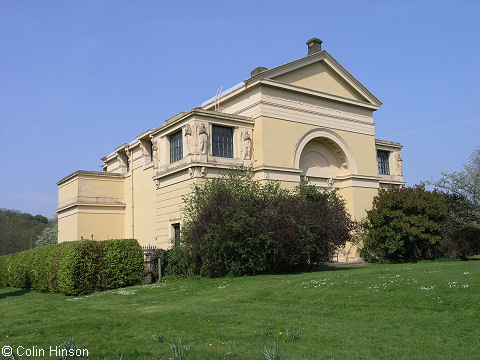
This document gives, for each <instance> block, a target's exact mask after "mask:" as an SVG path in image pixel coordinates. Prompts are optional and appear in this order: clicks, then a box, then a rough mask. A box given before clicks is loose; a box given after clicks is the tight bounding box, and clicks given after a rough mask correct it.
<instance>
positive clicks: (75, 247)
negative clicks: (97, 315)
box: [0, 239, 143, 295]
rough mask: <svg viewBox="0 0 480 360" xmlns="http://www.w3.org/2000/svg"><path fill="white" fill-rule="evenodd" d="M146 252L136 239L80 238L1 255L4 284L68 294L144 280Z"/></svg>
mask: <svg viewBox="0 0 480 360" xmlns="http://www.w3.org/2000/svg"><path fill="white" fill-rule="evenodd" d="M142 273H143V254H142V250H141V247H140V245H139V244H138V242H137V241H136V240H133V239H122V240H107V241H90V240H80V241H72V242H65V243H61V244H53V245H47V246H42V247H39V248H34V249H30V250H26V251H22V252H19V253H15V254H11V255H6V256H2V257H0V286H14V287H20V288H32V289H35V290H38V291H41V292H52V293H53V292H61V293H64V294H66V295H80V294H89V293H91V292H92V291H94V290H104V289H113V288H117V287H122V286H128V285H134V284H138V283H140V282H141V276H142Z"/></svg>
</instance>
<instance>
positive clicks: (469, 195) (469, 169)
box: [428, 148, 480, 210]
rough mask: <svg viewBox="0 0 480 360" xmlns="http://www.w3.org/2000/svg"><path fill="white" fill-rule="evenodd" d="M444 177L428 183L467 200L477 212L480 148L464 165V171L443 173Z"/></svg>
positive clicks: (479, 184)
mask: <svg viewBox="0 0 480 360" xmlns="http://www.w3.org/2000/svg"><path fill="white" fill-rule="evenodd" d="M442 176H443V177H442V178H440V179H439V180H436V181H429V182H428V183H429V184H431V185H433V186H435V187H436V188H438V189H442V190H446V191H447V192H449V193H452V194H455V195H457V196H459V197H462V198H465V199H466V200H467V201H469V202H471V203H472V204H473V206H474V207H475V208H477V210H478V208H480V148H479V149H477V150H475V151H474V152H473V153H472V155H471V156H470V159H469V160H468V162H467V164H465V165H463V171H457V172H453V173H451V174H448V173H442Z"/></svg>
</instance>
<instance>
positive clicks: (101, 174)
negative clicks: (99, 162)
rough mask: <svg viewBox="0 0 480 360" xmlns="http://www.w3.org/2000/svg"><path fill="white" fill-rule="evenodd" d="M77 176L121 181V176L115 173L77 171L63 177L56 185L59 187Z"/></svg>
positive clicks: (122, 176)
mask: <svg viewBox="0 0 480 360" xmlns="http://www.w3.org/2000/svg"><path fill="white" fill-rule="evenodd" d="M79 176H94V177H101V178H111V179H123V178H124V175H123V174H117V173H110V172H102V171H88V170H77V171H75V172H73V173H71V174H70V175H67V176H65V177H64V178H63V179H61V180H59V181H58V182H57V185H61V184H63V183H65V182H67V181H68V180H71V179H73V178H75V177H79Z"/></svg>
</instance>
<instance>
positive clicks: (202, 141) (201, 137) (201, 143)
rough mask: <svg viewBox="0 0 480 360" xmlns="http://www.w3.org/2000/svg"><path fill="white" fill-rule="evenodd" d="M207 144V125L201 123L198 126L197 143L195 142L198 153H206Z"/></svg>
mask: <svg viewBox="0 0 480 360" xmlns="http://www.w3.org/2000/svg"><path fill="white" fill-rule="evenodd" d="M207 145H208V133H207V127H206V126H205V124H201V125H200V127H199V128H198V144H197V151H198V152H199V153H200V154H206V153H207Z"/></svg>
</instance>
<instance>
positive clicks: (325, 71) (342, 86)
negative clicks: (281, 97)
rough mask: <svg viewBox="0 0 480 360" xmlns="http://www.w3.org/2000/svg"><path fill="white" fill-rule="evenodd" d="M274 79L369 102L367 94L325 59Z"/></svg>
mask: <svg viewBox="0 0 480 360" xmlns="http://www.w3.org/2000/svg"><path fill="white" fill-rule="evenodd" d="M272 80H276V81H279V82H282V83H284V84H289V85H294V86H299V87H302V88H306V89H309V90H315V91H320V92H322V93H326V94H330V95H336V96H340V97H343V98H347V99H351V100H357V101H362V102H368V100H367V99H366V98H365V96H363V95H362V94H361V93H360V92H358V91H357V90H355V89H354V88H353V87H352V86H351V85H349V84H348V83H347V82H346V81H345V80H344V79H343V78H342V77H341V76H339V75H338V73H336V72H335V71H334V70H333V69H332V68H331V67H330V66H328V65H327V64H326V63H325V62H324V61H318V62H316V63H313V64H310V65H307V66H304V67H301V68H299V69H295V70H293V71H289V72H287V73H285V74H282V75H278V76H275V77H273V78H272Z"/></svg>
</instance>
